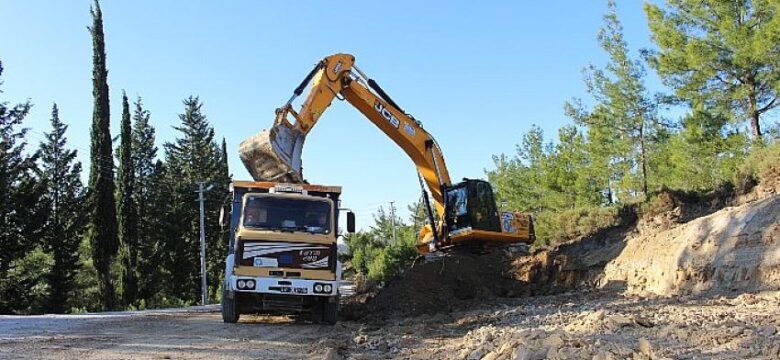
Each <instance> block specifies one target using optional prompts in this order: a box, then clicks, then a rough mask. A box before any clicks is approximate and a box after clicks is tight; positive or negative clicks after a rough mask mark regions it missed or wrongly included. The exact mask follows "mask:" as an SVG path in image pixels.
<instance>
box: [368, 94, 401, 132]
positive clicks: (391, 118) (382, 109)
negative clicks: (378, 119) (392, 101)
mask: <svg viewBox="0 0 780 360" xmlns="http://www.w3.org/2000/svg"><path fill="white" fill-rule="evenodd" d="M374 109H375V110H376V112H378V113H380V114H381V115H382V117H384V118H385V119H387V121H389V122H390V124H391V125H393V126H394V127H395V128H396V129H398V126H400V125H401V121H399V120H398V119H396V117H395V116H393V114H391V113H390V110H387V108H385V107H384V105H382V103H380V102H379V100H374Z"/></svg>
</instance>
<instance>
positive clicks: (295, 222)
mask: <svg viewBox="0 0 780 360" xmlns="http://www.w3.org/2000/svg"><path fill="white" fill-rule="evenodd" d="M231 195H232V201H231V203H230V205H229V206H228V207H226V208H223V214H224V215H223V216H222V217H221V218H222V219H223V224H225V225H226V226H227V223H228V222H229V239H230V241H229V252H228V255H227V258H226V261H225V281H224V285H223V289H224V290H223V293H222V318H223V320H224V321H225V322H229V323H235V322H237V321H238V319H239V317H240V315H241V314H248V313H269V312H283V313H300V312H308V313H311V314H312V315H313V317H314V319H315V320H317V321H322V322H326V323H331V324H333V323H335V322H336V320H337V317H338V302H339V283H340V282H341V263H340V262H339V261H338V246H337V242H336V241H337V238H338V235H339V228H338V223H339V222H338V219H339V206H338V205H339V196H340V195H341V187H338V186H323V185H311V184H286V183H273V182H254V181H234V182H233V183H232V184H231ZM346 214H347V230H348V231H349V232H354V219H355V218H354V214H353V213H352V212H347V213H346Z"/></svg>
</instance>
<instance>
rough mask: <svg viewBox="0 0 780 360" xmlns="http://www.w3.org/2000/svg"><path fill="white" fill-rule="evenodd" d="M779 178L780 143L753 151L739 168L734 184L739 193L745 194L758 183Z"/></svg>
mask: <svg viewBox="0 0 780 360" xmlns="http://www.w3.org/2000/svg"><path fill="white" fill-rule="evenodd" d="M778 178H780V141H776V142H775V143H773V144H770V145H766V146H761V147H757V148H755V149H753V151H752V152H751V153H750V155H748V157H747V158H746V159H745V161H744V162H743V163H742V164H741V165H740V166H739V168H738V169H737V172H736V174H735V176H734V184H735V185H736V187H737V190H738V191H739V192H740V193H746V192H748V191H750V189H751V188H752V187H753V186H755V185H757V184H758V183H760V182H765V181H777V180H778Z"/></svg>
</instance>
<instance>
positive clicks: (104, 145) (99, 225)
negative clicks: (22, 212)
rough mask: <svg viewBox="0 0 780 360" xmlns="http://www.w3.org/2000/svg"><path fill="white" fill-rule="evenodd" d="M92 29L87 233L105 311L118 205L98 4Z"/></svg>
mask: <svg viewBox="0 0 780 360" xmlns="http://www.w3.org/2000/svg"><path fill="white" fill-rule="evenodd" d="M90 13H91V14H92V22H93V23H92V26H91V27H89V31H90V33H91V35H92V47H93V56H92V63H93V70H92V96H93V97H94V101H95V103H94V111H93V114H92V129H91V137H92V139H91V146H90V169H89V170H90V171H89V201H88V203H89V205H90V207H91V209H90V222H89V228H88V230H87V237H88V238H89V241H90V245H91V250H92V261H93V264H94V266H95V270H97V272H98V274H99V277H100V290H101V298H102V299H101V300H102V302H103V307H104V308H105V309H109V310H110V309H113V308H114V296H115V295H114V283H113V279H112V275H111V264H112V263H113V261H114V257H115V256H116V253H117V251H118V250H119V237H118V235H117V223H116V204H115V200H114V190H115V189H114V160H113V157H112V155H111V152H112V148H111V130H110V123H111V121H110V111H109V100H108V70H106V52H105V41H104V39H103V13H102V12H101V10H100V3H99V2H98V1H97V0H95V6H94V8H90Z"/></svg>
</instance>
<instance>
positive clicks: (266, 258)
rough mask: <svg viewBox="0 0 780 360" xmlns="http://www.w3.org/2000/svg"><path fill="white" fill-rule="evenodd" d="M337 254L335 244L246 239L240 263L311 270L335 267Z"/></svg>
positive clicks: (242, 245) (242, 247)
mask: <svg viewBox="0 0 780 360" xmlns="http://www.w3.org/2000/svg"><path fill="white" fill-rule="evenodd" d="M335 254H336V251H335V245H323V244H311V243H294V242H269V241H244V242H242V243H241V248H240V255H241V256H240V258H239V259H240V260H239V265H242V266H254V267H269V268H279V267H283V268H296V269H311V270H322V269H335ZM299 276H300V275H299Z"/></svg>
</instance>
